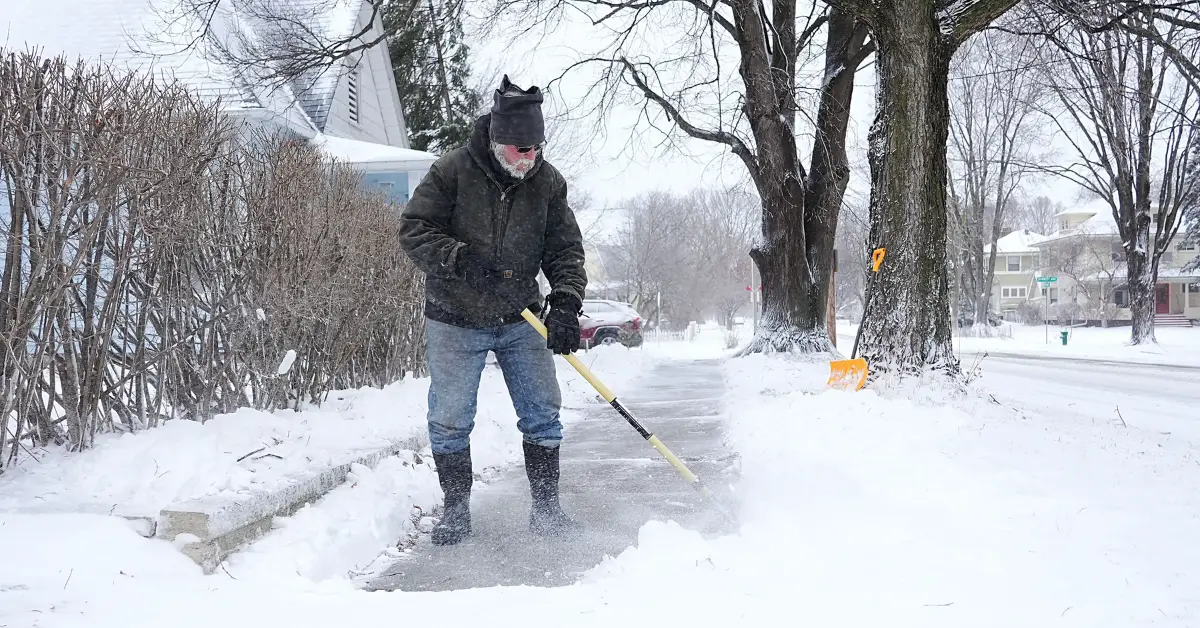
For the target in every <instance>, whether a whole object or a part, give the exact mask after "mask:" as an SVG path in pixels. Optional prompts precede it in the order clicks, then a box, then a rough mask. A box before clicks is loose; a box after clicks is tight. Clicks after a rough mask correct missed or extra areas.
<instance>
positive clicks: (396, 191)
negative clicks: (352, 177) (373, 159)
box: [363, 172, 409, 205]
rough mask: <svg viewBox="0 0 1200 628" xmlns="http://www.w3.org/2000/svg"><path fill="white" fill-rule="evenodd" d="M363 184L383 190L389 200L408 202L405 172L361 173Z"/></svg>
mask: <svg viewBox="0 0 1200 628" xmlns="http://www.w3.org/2000/svg"><path fill="white" fill-rule="evenodd" d="M363 185H364V186H366V187H368V188H379V189H381V190H383V191H384V192H385V193H386V194H387V197H388V201H389V202H392V203H397V204H400V205H403V204H405V203H407V202H408V187H409V185H408V173H407V172H368V173H366V174H364V175H363Z"/></svg>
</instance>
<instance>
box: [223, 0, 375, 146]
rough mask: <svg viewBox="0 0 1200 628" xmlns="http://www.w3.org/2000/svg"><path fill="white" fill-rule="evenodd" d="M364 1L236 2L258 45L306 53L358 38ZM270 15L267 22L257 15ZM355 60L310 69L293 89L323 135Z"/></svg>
mask: <svg viewBox="0 0 1200 628" xmlns="http://www.w3.org/2000/svg"><path fill="white" fill-rule="evenodd" d="M365 4H366V0H234V6H235V7H236V10H237V12H238V14H239V18H240V19H241V20H243V21H244V22H245V23H246V24H248V25H249V30H250V31H252V32H253V33H255V34H256V36H257V38H258V39H259V40H260V43H263V42H265V43H269V42H275V41H278V42H287V43H286V44H283V45H285V46H289V47H290V46H296V45H297V43H299V45H302V46H303V47H304V48H306V49H320V48H326V47H328V46H329V45H330V44H331V43H332V42H337V41H341V40H345V39H348V38H350V37H351V36H352V35H354V34H355V27H356V26H357V24H358V18H359V15H361V14H362V12H363V7H364V5H365ZM261 15H270V16H272V18H273V19H270V20H264V19H260V18H258V17H257V16H261ZM354 63H355V60H354V59H344V60H343V61H342V62H341V63H336V64H332V65H331V66H330V67H327V68H320V69H316V70H310V71H308V72H305V73H303V74H301V75H300V76H299V77H297V78H296V79H294V80H293V81H292V82H291V84H290V85H289V87H290V89H291V91H292V92H294V93H295V94H297V95H299V99H298V100H299V105H300V107H301V108H302V109H303V110H304V112H305V113H306V114H307V115H308V117H309V118H310V119H311V120H312V121H313V123H314V124H315V125H316V128H317V129H318V130H320V131H324V130H325V123H326V121H327V120H328V118H329V109H330V105H331V104H332V102H333V98H334V95H335V94H336V90H337V83H338V77H339V76H340V75H341V74H342V73H343V72H346V71H349V69H350V68H351V67H352V66H353V64H354Z"/></svg>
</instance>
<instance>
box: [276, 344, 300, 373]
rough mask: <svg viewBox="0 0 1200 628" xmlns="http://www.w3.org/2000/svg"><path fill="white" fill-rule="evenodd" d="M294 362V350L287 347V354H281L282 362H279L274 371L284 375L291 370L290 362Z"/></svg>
mask: <svg viewBox="0 0 1200 628" xmlns="http://www.w3.org/2000/svg"><path fill="white" fill-rule="evenodd" d="M295 362H296V350H295V349H288V350H287V354H285V355H284V356H283V362H280V363H279V369H278V370H277V371H276V373H277V374H279V375H286V374H288V373H289V372H291V370H292V364H294V363H295Z"/></svg>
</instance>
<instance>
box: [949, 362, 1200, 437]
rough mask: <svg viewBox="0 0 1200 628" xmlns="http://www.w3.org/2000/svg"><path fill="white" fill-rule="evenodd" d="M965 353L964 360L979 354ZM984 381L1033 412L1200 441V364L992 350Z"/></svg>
mask: <svg viewBox="0 0 1200 628" xmlns="http://www.w3.org/2000/svg"><path fill="white" fill-rule="evenodd" d="M978 359H979V358H978V354H974V353H965V354H964V355H963V356H962V360H963V364H964V366H971V365H973V364H975V363H976V360H978ZM981 368H982V371H983V385H984V386H985V387H986V388H987V389H988V390H990V391H991V392H992V393H993V394H995V395H996V397H997V398H998V399H1001V400H1003V401H1005V402H1007V403H1011V404H1014V405H1018V406H1021V407H1023V408H1025V409H1026V410H1027V411H1030V412H1037V413H1042V414H1053V415H1059V416H1061V417H1071V418H1075V419H1078V420H1081V421H1090V422H1093V423H1095V422H1104V421H1109V422H1115V423H1120V422H1121V421H1122V420H1124V422H1125V424H1127V425H1128V426H1129V427H1130V428H1133V429H1139V430H1147V431H1151V432H1158V433H1171V434H1172V435H1174V437H1176V438H1184V439H1188V440H1191V441H1192V442H1195V443H1200V413H1198V412H1197V408H1200V367H1195V366H1184V365H1174V366H1171V365H1147V364H1139V363H1135V362H1124V363H1122V362H1118V361H1112V360H1089V359H1085V358H1078V359H1071V358H1047V357H1039V356H1036V355H1027V356H1017V355H1006V354H997V353H992V354H990V355H988V356H987V357H986V358H983V359H982V362H981Z"/></svg>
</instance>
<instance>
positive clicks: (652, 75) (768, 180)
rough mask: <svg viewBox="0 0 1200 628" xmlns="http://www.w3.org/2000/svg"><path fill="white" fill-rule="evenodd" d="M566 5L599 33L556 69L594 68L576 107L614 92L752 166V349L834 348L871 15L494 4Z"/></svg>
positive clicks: (687, 3) (741, 3) (501, 7)
mask: <svg viewBox="0 0 1200 628" xmlns="http://www.w3.org/2000/svg"><path fill="white" fill-rule="evenodd" d="M567 14H570V15H572V16H575V15H579V14H582V15H584V16H586V17H588V18H591V20H592V21H593V23H594V24H595V25H596V26H597V28H596V33H597V37H596V38H595V41H594V42H589V43H591V44H593V46H594V47H593V48H592V49H591V50H588V51H586V52H582V51H581V55H582V56H583V57H584V58H583V59H582V60H581V61H579V62H578V63H575V64H573V65H571V66H570V67H569V68H567V69H566V71H565V72H564V76H566V75H568V74H572V73H576V74H578V73H584V72H592V73H593V74H592V76H593V78H594V79H595V82H594V84H593V86H592V87H591V88H590V89H589V91H588V97H586V98H584V99H583V102H580V103H574V104H573V107H572V110H573V115H576V116H577V117H578V118H583V117H584V116H594V117H595V119H596V120H597V121H598V125H597V126H598V127H600V126H602V122H600V121H601V120H603V119H604V117H605V116H604V114H605V113H607V112H609V111H611V108H612V107H613V105H614V104H616V103H618V102H631V103H632V104H633V105H634V106H635V107H638V108H639V109H640V111H639V114H640V120H641V122H642V124H644V125H648V126H650V127H652V128H655V129H658V130H661V131H663V133H662V137H664V138H665V146H667V147H668V149H670V148H675V147H677V144H676V143H675V141H676V140H677V139H679V138H680V137H686V138H690V139H699V140H703V141H707V142H713V143H716V144H720V145H722V146H724V147H726V148H728V150H729V151H730V152H731V153H732V154H733V155H734V156H735V157H736V158H737V159H738V160H740V162H741V164H742V165H743V166H744V167H745V168H746V172H747V173H748V175H749V179H750V180H751V181H752V182H753V184H754V187H755V189H756V191H757V193H758V196H759V198H760V199H761V204H762V224H761V232H762V233H761V237H760V239H759V240H758V242H757V244H756V246H755V247H754V248H753V249H752V250H751V252H750V254H751V256H752V258H753V259H754V262H755V264H756V265H757V267H758V269H759V270H760V273H761V276H762V284H763V297H764V298H763V324H762V325H761V326H760V328H759V334H758V336H757V337H756V338H755V339H754V341H753V342H751V343H750V345H749V346H748V347H747V348H746V351H748V352H753V351H764V350H800V351H827V350H831V349H832V347H831V344H830V342H829V338H828V333H827V331H826V329H825V307H826V300H827V295H828V278H829V269H830V266H831V261H832V246H833V238H834V233H835V230H836V220H837V208H838V206H839V205H840V199H841V194H842V191H843V190H844V188H845V184H846V180H847V178H848V175H849V169H848V166H847V165H846V157H845V134H846V128H847V125H848V122H849V105H850V99H851V96H852V93H853V87H854V85H853V78H854V73H855V71H856V70H857V68H858V66H859V65H860V64H861V63H862V61H863V60H864V59H865V58H866V57H867V56H868V55H869V54H870V52H871V50H872V47H871V46H870V44H868V43H866V41H865V40H866V29H865V27H864V26H862V25H861V24H859V23H858V22H856V21H855V20H854V19H852V18H850V17H849V16H848V15H847V14H845V13H844V12H841V11H838V10H833V11H826V10H820V9H819V8H818V7H816V6H813V7H812V9H811V10H808V11H807V16H805V10H804V8H803V7H800V6H798V4H797V3H796V1H795V0H777V1H776V2H774V3H773V4H772V10H771V12H770V14H768V13H767V12H766V7H764V6H763V5H762V4H761V3H760V2H758V1H757V0H729V1H721V2H717V3H707V2H704V1H702V0H671V1H669V2H651V3H645V2H641V1H640V0H636V1H635V0H623V1H620V2H609V1H608V0H499V1H498V2H497V3H496V8H495V11H494V15H495V17H496V22H497V23H504V24H512V23H516V24H520V25H523V26H524V27H525V29H526V30H530V29H533V28H535V27H536V28H545V29H553V28H554V27H555V26H556V25H557V24H559V23H560V22H561V20H563V19H565V18H564V16H565V15H567ZM662 29H670V31H671V32H673V33H678V34H680V35H681V36H682V37H681V39H680V40H679V42H678V44H677V45H675V46H671V47H667V48H664V47H663V46H659V45H654V44H652V43H650V41H649V39H650V38H651V37H652V36H653V35H654V34H656V33H657V32H659V31H661V30H662ZM822 30H824V33H825V36H826V46H825V48H824V53H825V54H824V61H823V63H822V62H820V61H817V62H815V63H818V64H819V67H820V71H819V72H817V73H815V74H814V75H812V76H806V75H805V74H804V73H802V72H801V70H802V69H803V68H804V67H805V66H806V65H807V63H806V58H807V55H809V54H810V44H811V43H812V42H813V41H814V40H815V38H816V37H817V36H818V35H819V34H820V33H821V32H822ZM730 51H735V54H736V55H737V56H736V58H737V60H738V64H737V66H736V68H737V70H738V74H737V75H736V76H730V75H729V74H728V73H727V72H726V70H727V69H728V67H727V66H726V65H725V63H724V61H723V59H722V55H728V54H729V53H730ZM557 84H558V81H557V80H556V81H551V83H550V84H549V85H548V87H549V88H551V89H553V88H554V86H555V85H557ZM806 84H807V86H808V87H807V91H806V89H805V88H806ZM631 96H632V98H630V97H631ZM805 98H811V99H812V100H815V101H816V109H817V115H816V117H815V120H813V127H814V136H815V137H814V140H813V142H814V145H813V151H812V154H813V157H812V164H811V168H810V169H806V168H805V167H804V165H803V164H802V163H801V160H800V156H799V150H798V139H797V134H798V127H797V122H798V115H799V113H800V111H801V102H803V101H804V100H805ZM597 114H598V115H597ZM810 119H811V118H810ZM598 131H599V129H598ZM632 138H643V139H644V136H643V135H641V134H640V133H634V134H633V136H632V137H631V139H632Z"/></svg>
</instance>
